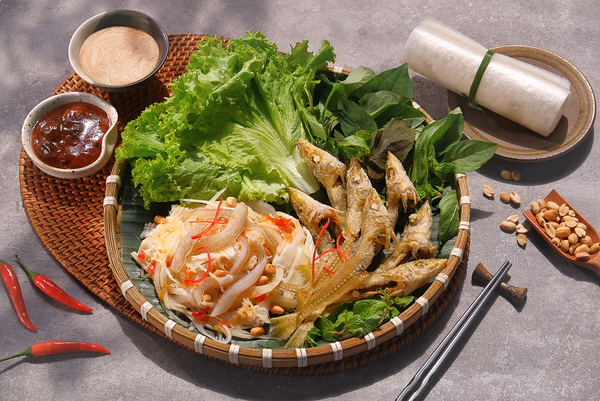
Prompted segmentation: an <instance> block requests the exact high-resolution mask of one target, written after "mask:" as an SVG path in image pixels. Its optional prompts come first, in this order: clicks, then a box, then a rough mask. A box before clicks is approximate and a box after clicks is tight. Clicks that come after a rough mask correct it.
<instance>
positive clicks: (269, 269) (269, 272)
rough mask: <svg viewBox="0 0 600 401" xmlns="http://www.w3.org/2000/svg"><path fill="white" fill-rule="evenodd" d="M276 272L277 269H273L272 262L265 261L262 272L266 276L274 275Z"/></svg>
mask: <svg viewBox="0 0 600 401" xmlns="http://www.w3.org/2000/svg"><path fill="white" fill-rule="evenodd" d="M276 272H277V270H276V269H275V266H273V264H271V263H267V265H266V266H265V270H264V273H265V275H267V276H269V277H270V276H274V275H275V273H276Z"/></svg>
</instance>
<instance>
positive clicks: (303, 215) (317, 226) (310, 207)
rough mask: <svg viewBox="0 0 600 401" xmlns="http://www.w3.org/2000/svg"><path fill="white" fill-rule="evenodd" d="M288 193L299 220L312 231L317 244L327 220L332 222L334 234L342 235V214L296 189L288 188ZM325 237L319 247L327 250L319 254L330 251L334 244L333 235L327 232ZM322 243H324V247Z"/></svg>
mask: <svg viewBox="0 0 600 401" xmlns="http://www.w3.org/2000/svg"><path fill="white" fill-rule="evenodd" d="M288 192H289V194H290V202H291V203H292V207H293V208H294V210H295V211H296V213H297V214H298V219H299V220H300V222H301V223H302V224H303V225H304V227H306V228H307V229H308V231H310V233H311V234H312V236H313V238H314V240H315V242H316V241H317V238H318V236H319V233H320V232H321V228H322V227H323V225H324V224H325V222H326V220H327V219H329V220H330V224H331V227H332V229H333V232H334V233H335V234H337V235H339V234H341V231H342V229H343V227H344V223H345V220H344V216H343V214H342V213H340V212H339V211H338V210H336V209H334V208H332V207H331V206H329V205H325V204H323V203H321V202H319V201H317V200H316V199H313V198H312V197H311V196H310V195H307V194H305V193H304V192H302V191H299V190H297V189H295V188H291V187H290V188H288ZM323 235H324V236H325V237H324V238H323V239H322V240H321V241H320V242H319V246H324V247H325V248H320V249H319V252H321V253H322V252H324V251H325V250H327V249H330V248H331V244H332V243H333V240H332V238H331V235H330V234H329V232H328V231H325V232H324V233H323ZM321 242H322V243H323V244H322V245H321Z"/></svg>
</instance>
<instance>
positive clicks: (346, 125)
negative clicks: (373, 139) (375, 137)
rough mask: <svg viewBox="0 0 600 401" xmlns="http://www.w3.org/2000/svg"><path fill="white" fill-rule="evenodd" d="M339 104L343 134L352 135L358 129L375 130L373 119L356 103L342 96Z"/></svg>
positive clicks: (375, 124) (375, 125)
mask: <svg viewBox="0 0 600 401" xmlns="http://www.w3.org/2000/svg"><path fill="white" fill-rule="evenodd" d="M340 105H341V108H340V111H339V120H340V126H341V128H342V131H343V132H344V135H345V136H350V135H354V134H356V133H357V132H358V131H369V132H373V131H376V130H377V123H375V120H373V118H372V117H371V116H370V115H369V114H368V113H367V112H366V111H365V110H364V109H363V108H362V107H360V106H359V105H358V104H356V103H354V102H351V101H350V100H348V99H344V98H342V99H340Z"/></svg>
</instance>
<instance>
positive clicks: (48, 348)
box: [0, 341, 110, 362]
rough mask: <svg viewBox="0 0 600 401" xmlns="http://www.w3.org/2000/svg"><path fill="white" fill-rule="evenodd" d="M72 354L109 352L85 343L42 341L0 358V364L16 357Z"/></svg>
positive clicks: (98, 346) (95, 345)
mask: <svg viewBox="0 0 600 401" xmlns="http://www.w3.org/2000/svg"><path fill="white" fill-rule="evenodd" d="M72 352H100V353H103V354H110V351H109V350H107V349H106V348H104V347H102V346H101V345H98V344H92V343H85V342H82V341H44V342H42V343H37V344H33V345H32V346H31V347H29V348H27V349H26V350H23V351H21V352H18V353H16V354H14V355H10V356H7V357H5V358H2V359H0V362H1V361H5V360H7V359H11V358H16V357H18V356H30V355H31V356H35V357H38V356H46V355H56V354H65V353H72Z"/></svg>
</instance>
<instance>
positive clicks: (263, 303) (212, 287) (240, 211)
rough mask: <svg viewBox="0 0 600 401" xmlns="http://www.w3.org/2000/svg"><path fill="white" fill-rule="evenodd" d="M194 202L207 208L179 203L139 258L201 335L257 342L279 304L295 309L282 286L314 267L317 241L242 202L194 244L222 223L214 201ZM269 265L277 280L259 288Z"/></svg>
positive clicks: (170, 306)
mask: <svg viewBox="0 0 600 401" xmlns="http://www.w3.org/2000/svg"><path fill="white" fill-rule="evenodd" d="M194 202H195V204H196V205H200V206H196V207H184V206H181V205H173V206H172V207H171V211H170V213H169V214H168V216H166V221H164V222H161V223H160V224H154V223H151V224H147V225H146V227H145V229H144V233H143V236H144V238H143V240H142V243H141V244H140V247H139V249H138V252H132V255H133V257H134V258H135V260H136V261H137V262H138V263H139V264H140V266H141V267H142V269H144V271H145V274H146V275H147V276H148V277H149V278H150V279H151V280H152V282H153V284H154V287H155V289H156V293H157V294H158V298H159V300H160V302H161V304H162V306H163V308H164V309H165V312H166V313H168V315H169V316H170V317H173V318H177V319H179V320H180V319H181V318H182V317H183V316H185V317H187V318H188V320H189V322H190V323H189V324H191V326H192V327H194V328H196V330H197V331H198V332H200V333H202V334H204V335H206V336H207V337H210V338H213V339H215V340H216V341H220V342H228V341H230V340H231V338H232V336H235V337H239V338H255V337H254V336H252V335H250V333H249V331H248V330H249V329H251V328H252V327H256V326H261V325H263V324H266V323H268V322H269V319H270V317H269V310H270V307H271V306H272V305H280V306H282V307H284V308H290V307H293V306H294V305H295V303H296V300H295V298H294V297H293V295H291V294H292V293H290V294H287V293H286V294H283V295H282V294H278V293H277V292H278V291H279V288H278V284H280V283H281V282H282V281H288V282H291V283H298V282H299V281H298V277H299V273H297V269H296V268H297V267H298V266H299V265H300V264H306V263H310V257H311V255H312V253H313V249H314V243H313V240H312V236H311V235H310V233H309V232H308V231H306V229H304V228H303V227H302V226H301V225H300V223H299V222H298V220H296V219H295V218H293V217H291V216H289V215H287V214H284V213H281V212H277V213H276V214H274V215H264V214H261V213H258V212H257V210H263V209H260V208H257V210H253V209H251V208H249V207H248V206H247V205H246V204H245V203H244V202H236V203H235V204H236V206H235V208H228V207H225V206H224V204H222V206H223V207H221V208H219V214H218V216H217V219H216V224H214V225H212V227H211V229H210V230H209V231H207V232H206V233H204V234H203V235H202V236H201V237H200V238H199V239H195V240H194V239H192V238H191V237H192V236H194V235H196V234H198V233H200V232H202V231H203V230H206V228H207V227H208V226H209V225H210V224H211V223H212V222H213V221H215V213H216V212H217V207H218V206H217V204H216V203H215V199H213V200H212V201H194ZM264 210H267V209H264ZM274 218H275V219H285V220H290V221H291V222H292V224H291V225H290V224H277V222H279V220H274ZM207 251H208V252H207ZM307 255H308V256H307ZM209 256H210V257H209ZM209 260H210V262H209ZM267 263H270V264H273V265H274V267H275V274H274V275H271V273H269V274H268V275H267V276H268V281H267V283H266V284H263V283H262V281H261V282H260V283H261V285H258V283H257V282H258V280H259V279H261V277H262V276H263V275H266V273H265V272H264V269H265V266H266V265H267ZM261 280H262V279H261ZM194 314H195V315H194ZM221 322H226V323H227V324H225V323H223V324H221ZM214 330H216V332H215V331H214Z"/></svg>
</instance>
